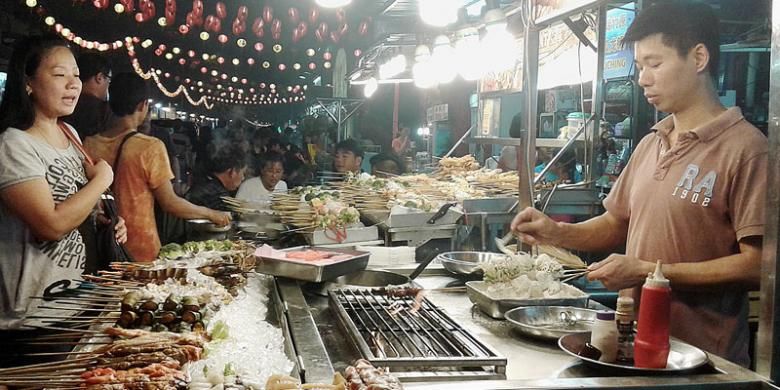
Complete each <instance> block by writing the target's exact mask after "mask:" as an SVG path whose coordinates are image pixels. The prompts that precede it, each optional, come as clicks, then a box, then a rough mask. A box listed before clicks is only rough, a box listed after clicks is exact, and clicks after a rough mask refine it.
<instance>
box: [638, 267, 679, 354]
mask: <svg viewBox="0 0 780 390" xmlns="http://www.w3.org/2000/svg"><path fill="white" fill-rule="evenodd" d="M671 299H672V289H671V288H670V287H669V279H666V278H665V277H664V274H663V273H662V272H661V262H660V261H659V262H658V263H657V264H656V266H655V272H654V273H653V272H651V273H649V274H648V275H647V280H645V284H644V286H642V297H641V300H640V302H639V321H638V322H637V333H636V338H635V339H634V365H635V366H636V367H641V368H666V359H667V358H668V357H669V310H670V304H671Z"/></svg>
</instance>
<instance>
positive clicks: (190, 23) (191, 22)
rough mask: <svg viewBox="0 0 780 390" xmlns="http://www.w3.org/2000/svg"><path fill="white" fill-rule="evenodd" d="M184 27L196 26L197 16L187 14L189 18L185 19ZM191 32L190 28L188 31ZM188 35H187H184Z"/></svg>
mask: <svg viewBox="0 0 780 390" xmlns="http://www.w3.org/2000/svg"><path fill="white" fill-rule="evenodd" d="M184 25H185V26H187V27H192V26H194V25H195V15H194V14H193V13H192V12H187V16H185V17H184ZM187 31H188V32H189V28H188V29H187ZM182 34H186V33H182Z"/></svg>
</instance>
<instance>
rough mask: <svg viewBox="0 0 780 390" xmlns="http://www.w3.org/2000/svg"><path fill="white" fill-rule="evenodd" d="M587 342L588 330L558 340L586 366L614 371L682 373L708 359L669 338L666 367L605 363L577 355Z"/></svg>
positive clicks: (692, 348)
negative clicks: (640, 366)
mask: <svg viewBox="0 0 780 390" xmlns="http://www.w3.org/2000/svg"><path fill="white" fill-rule="evenodd" d="M587 342H590V332H587V333H575V334H570V335H566V336H563V337H561V338H560V339H559V340H558V346H559V347H561V349H562V350H564V352H566V353H568V354H569V355H572V356H574V357H576V358H578V359H580V360H582V362H583V363H585V364H586V365H588V366H591V367H593V368H597V369H601V370H607V371H611V372H615V373H620V372H622V373H633V374H642V375H647V374H669V373H684V372H689V371H693V370H695V369H697V368H699V367H701V366H703V365H705V364H707V362H709V361H710V358H709V357H708V356H707V353H706V352H704V351H702V350H701V349H699V348H696V347H694V346H693V345H690V344H686V343H684V342H682V341H679V340H675V339H670V340H669V347H670V351H669V358H667V360H666V368H639V367H634V366H629V365H624V364H617V363H605V362H600V361H598V360H594V359H590V358H586V357H583V356H579V355H577V352H579V351H580V350H581V349H582V347H583V346H585V343H587Z"/></svg>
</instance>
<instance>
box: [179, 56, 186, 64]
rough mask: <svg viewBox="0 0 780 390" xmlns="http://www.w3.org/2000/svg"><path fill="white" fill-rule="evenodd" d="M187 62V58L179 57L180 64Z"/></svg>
mask: <svg viewBox="0 0 780 390" xmlns="http://www.w3.org/2000/svg"><path fill="white" fill-rule="evenodd" d="M186 63H187V60H185V59H184V58H179V65H184V64H186Z"/></svg>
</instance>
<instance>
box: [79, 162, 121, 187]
mask: <svg viewBox="0 0 780 390" xmlns="http://www.w3.org/2000/svg"><path fill="white" fill-rule="evenodd" d="M84 171H85V172H86V174H87V179H88V180H89V181H93V180H95V181H98V182H99V183H101V184H102V185H103V186H105V187H106V188H108V187H110V186H111V183H113V182H114V170H113V169H111V166H110V165H108V163H107V162H106V160H99V161H97V162H96V163H95V165H89V164H84Z"/></svg>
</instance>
